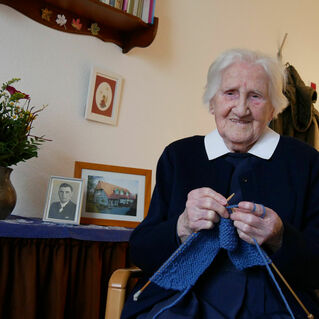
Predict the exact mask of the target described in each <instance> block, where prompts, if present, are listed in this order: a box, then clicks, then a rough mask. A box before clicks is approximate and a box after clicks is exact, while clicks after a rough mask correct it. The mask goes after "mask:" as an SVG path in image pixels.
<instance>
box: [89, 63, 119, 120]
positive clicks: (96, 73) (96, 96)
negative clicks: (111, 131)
mask: <svg viewBox="0 0 319 319" xmlns="http://www.w3.org/2000/svg"><path fill="white" fill-rule="evenodd" d="M122 82H123V78H122V77H121V76H120V75H118V74H115V73H112V72H109V71H105V70H102V69H99V68H97V67H94V68H93V69H92V71H91V78H90V84H89V91H88V98H87V103H86V111H85V118H86V119H88V120H92V121H96V122H101V123H106V124H111V125H116V123H117V118H118V113H119V105H120V97H121V91H122Z"/></svg>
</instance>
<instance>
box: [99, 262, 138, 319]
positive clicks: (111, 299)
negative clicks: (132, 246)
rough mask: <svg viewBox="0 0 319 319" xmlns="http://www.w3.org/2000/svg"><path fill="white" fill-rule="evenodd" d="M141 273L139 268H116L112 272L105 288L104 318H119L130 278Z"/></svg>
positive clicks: (136, 276)
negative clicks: (106, 288)
mask: <svg viewBox="0 0 319 319" xmlns="http://www.w3.org/2000/svg"><path fill="white" fill-rule="evenodd" d="M141 274H142V271H141V270H140V269H139V268H125V269H118V270H116V271H114V272H113V274H112V276H111V278H110V280H109V284H108V290H107V299H106V310H105V319H120V317H121V312H122V309H123V306H124V302H125V297H126V294H127V288H129V287H130V283H129V281H130V279H131V278H138V277H140V276H141Z"/></svg>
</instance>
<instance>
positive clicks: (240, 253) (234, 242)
mask: <svg viewBox="0 0 319 319" xmlns="http://www.w3.org/2000/svg"><path fill="white" fill-rule="evenodd" d="M220 249H225V250H227V252H228V256H229V259H230V260H231V262H232V263H233V264H234V266H235V267H236V268H237V269H239V270H242V269H245V268H248V267H252V266H257V265H259V266H262V265H265V263H264V261H263V259H262V257H261V256H260V254H259V253H258V250H257V248H256V246H255V245H252V244H248V243H246V242H245V241H243V240H241V239H240V238H239V237H238V235H237V232H236V229H235V227H234V225H233V222H232V221H231V220H230V219H224V218H221V221H220V223H219V224H218V225H216V226H215V227H214V228H213V229H210V230H202V231H200V232H198V233H194V234H193V235H191V236H190V237H189V238H188V239H187V240H186V241H185V242H184V243H183V244H182V245H181V246H180V247H179V248H178V249H177V250H176V251H175V252H174V253H173V255H172V256H171V257H170V258H169V259H168V260H167V261H166V262H165V263H164V264H163V265H162V267H161V268H160V269H159V270H158V271H157V272H156V273H155V274H154V275H153V276H152V277H151V278H150V281H151V282H153V283H155V284H157V285H158V286H160V287H163V288H166V289H173V290H179V291H182V290H185V289H187V288H189V287H191V286H194V284H195V283H196V281H197V280H198V278H199V277H200V275H201V274H202V273H203V272H204V271H205V270H206V269H207V268H208V267H209V265H210V264H211V263H212V262H213V260H214V258H215V257H216V255H217V254H218V252H219V250H220Z"/></svg>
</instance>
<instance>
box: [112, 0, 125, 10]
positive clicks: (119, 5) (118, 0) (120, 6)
mask: <svg viewBox="0 0 319 319" xmlns="http://www.w3.org/2000/svg"><path fill="white" fill-rule="evenodd" d="M114 1H115V3H114V8H117V9H121V10H122V9H123V0H114Z"/></svg>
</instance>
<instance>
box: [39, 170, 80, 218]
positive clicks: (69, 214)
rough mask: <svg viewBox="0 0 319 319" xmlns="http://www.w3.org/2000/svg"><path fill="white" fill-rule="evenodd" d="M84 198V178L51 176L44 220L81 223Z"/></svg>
mask: <svg viewBox="0 0 319 319" xmlns="http://www.w3.org/2000/svg"><path fill="white" fill-rule="evenodd" d="M82 199H83V180H82V179H79V178H68V177H61V176H51V178H50V180H49V186H48V191H47V200H46V204H45V210H44V215H43V220H45V221H52V222H55V223H63V224H79V223H80V214H81V207H82Z"/></svg>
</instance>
